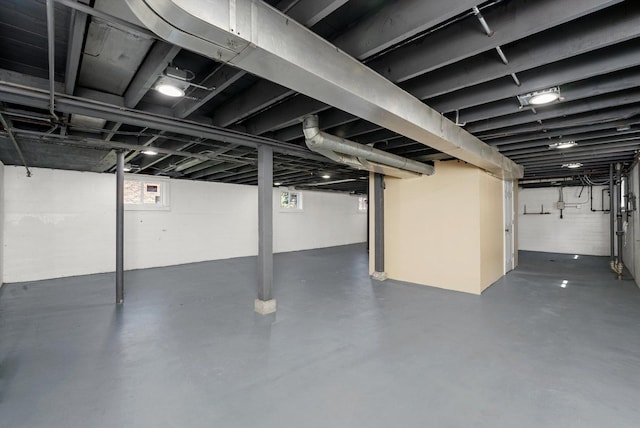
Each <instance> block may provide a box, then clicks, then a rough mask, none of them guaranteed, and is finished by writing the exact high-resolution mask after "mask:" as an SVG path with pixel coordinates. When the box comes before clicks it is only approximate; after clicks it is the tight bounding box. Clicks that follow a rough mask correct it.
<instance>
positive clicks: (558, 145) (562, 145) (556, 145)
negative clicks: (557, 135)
mask: <svg viewBox="0 0 640 428" xmlns="http://www.w3.org/2000/svg"><path fill="white" fill-rule="evenodd" d="M577 145H578V143H576V142H575V141H563V142H561V143H553V144H549V148H550V149H568V148H571V147H575V146H577Z"/></svg>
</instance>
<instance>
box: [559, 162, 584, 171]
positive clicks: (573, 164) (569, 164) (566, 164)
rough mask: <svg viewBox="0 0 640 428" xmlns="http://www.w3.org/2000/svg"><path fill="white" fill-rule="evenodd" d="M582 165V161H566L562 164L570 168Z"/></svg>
mask: <svg viewBox="0 0 640 428" xmlns="http://www.w3.org/2000/svg"><path fill="white" fill-rule="evenodd" d="M581 166H582V164H581V163H580V162H573V163H565V164H563V165H562V167H563V168H570V169H575V168H580V167H581Z"/></svg>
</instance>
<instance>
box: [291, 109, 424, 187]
mask: <svg viewBox="0 0 640 428" xmlns="http://www.w3.org/2000/svg"><path fill="white" fill-rule="evenodd" d="M302 128H303V132H304V137H305V142H306V143H307V147H309V149H310V150H311V151H314V152H316V153H319V154H322V155H324V156H326V157H328V158H329V159H331V160H333V161H335V162H338V163H341V164H344V165H348V166H351V167H354V168H356V169H362V170H367V171H371V172H377V173H380V174H385V175H390V176H392V177H398V178H412V177H416V176H418V175H420V174H424V175H432V174H433V172H434V168H433V166H431V165H426V164H423V163H421V162H417V161H414V160H411V159H407V158H404V157H402V156H397V155H394V154H392V153H387V152H385V151H382V150H378V149H374V148H373V147H371V146H365V145H364V144H359V143H356V142H354V141H349V140H345V139H344V138H340V137H336V136H334V135H330V134H327V133H325V132H322V131H320V128H319V123H318V116H316V115H309V116H306V117H305V118H304V122H303V123H302Z"/></svg>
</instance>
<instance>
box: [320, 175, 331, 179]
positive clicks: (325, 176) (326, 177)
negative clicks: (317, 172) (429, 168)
mask: <svg viewBox="0 0 640 428" xmlns="http://www.w3.org/2000/svg"><path fill="white" fill-rule="evenodd" d="M322 178H324V179H325V180H327V179H329V178H331V176H330V175H329V174H325V175H323V176H322Z"/></svg>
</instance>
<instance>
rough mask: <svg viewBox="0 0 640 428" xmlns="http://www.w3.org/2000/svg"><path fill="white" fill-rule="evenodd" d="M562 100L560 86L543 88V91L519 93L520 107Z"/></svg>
mask: <svg viewBox="0 0 640 428" xmlns="http://www.w3.org/2000/svg"><path fill="white" fill-rule="evenodd" d="M557 100H562V97H561V96H560V87H558V86H554V87H553V88H549V89H543V90H541V91H535V92H529V93H527V94H523V95H518V101H519V102H520V107H521V108H522V107H529V106H540V105H545V104H549V103H552V102H554V101H557Z"/></svg>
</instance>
